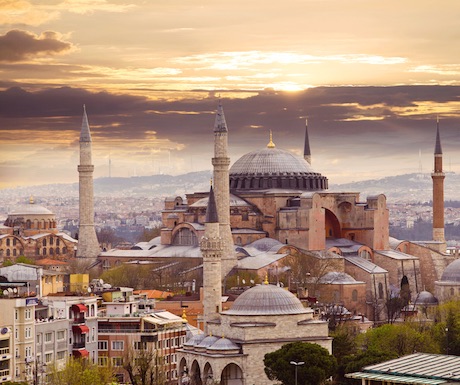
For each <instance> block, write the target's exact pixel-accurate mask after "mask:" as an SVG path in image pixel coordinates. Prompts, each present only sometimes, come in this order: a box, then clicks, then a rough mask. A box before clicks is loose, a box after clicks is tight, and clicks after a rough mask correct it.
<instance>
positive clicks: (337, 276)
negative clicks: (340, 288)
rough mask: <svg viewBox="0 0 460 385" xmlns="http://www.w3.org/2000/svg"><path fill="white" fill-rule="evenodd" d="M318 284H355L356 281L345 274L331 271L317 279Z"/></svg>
mask: <svg viewBox="0 0 460 385" xmlns="http://www.w3.org/2000/svg"><path fill="white" fill-rule="evenodd" d="M319 283H324V284H346V283H356V279H354V278H353V277H352V276H351V275H349V274H347V273H343V272H340V271H331V272H329V273H326V274H324V275H323V276H322V277H321V278H320V279H319Z"/></svg>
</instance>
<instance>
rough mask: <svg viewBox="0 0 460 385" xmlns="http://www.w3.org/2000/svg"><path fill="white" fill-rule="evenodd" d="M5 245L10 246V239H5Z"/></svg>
mask: <svg viewBox="0 0 460 385" xmlns="http://www.w3.org/2000/svg"><path fill="white" fill-rule="evenodd" d="M6 245H7V246H10V245H11V241H10V238H7V240H6Z"/></svg>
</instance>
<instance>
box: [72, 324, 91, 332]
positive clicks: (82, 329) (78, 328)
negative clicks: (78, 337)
mask: <svg viewBox="0 0 460 385" xmlns="http://www.w3.org/2000/svg"><path fill="white" fill-rule="evenodd" d="M72 330H73V331H74V332H75V331H79V332H80V334H87V333H89V327H88V326H86V325H73V326H72Z"/></svg>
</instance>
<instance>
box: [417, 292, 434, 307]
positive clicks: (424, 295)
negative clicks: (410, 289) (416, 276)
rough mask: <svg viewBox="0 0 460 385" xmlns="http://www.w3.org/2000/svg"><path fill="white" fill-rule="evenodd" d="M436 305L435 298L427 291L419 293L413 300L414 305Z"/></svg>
mask: <svg viewBox="0 0 460 385" xmlns="http://www.w3.org/2000/svg"><path fill="white" fill-rule="evenodd" d="M437 303H438V300H437V298H436V297H435V296H434V295H433V294H431V293H430V292H429V291H425V290H424V291H421V292H420V293H419V294H418V295H417V297H416V298H415V304H416V305H435V304H437Z"/></svg>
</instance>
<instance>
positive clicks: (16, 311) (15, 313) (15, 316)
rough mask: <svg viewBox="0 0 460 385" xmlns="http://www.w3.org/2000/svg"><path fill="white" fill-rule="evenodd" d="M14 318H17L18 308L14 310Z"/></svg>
mask: <svg viewBox="0 0 460 385" xmlns="http://www.w3.org/2000/svg"><path fill="white" fill-rule="evenodd" d="M14 319H15V320H16V321H17V320H18V319H19V311H18V309H15V310H14Z"/></svg>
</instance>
